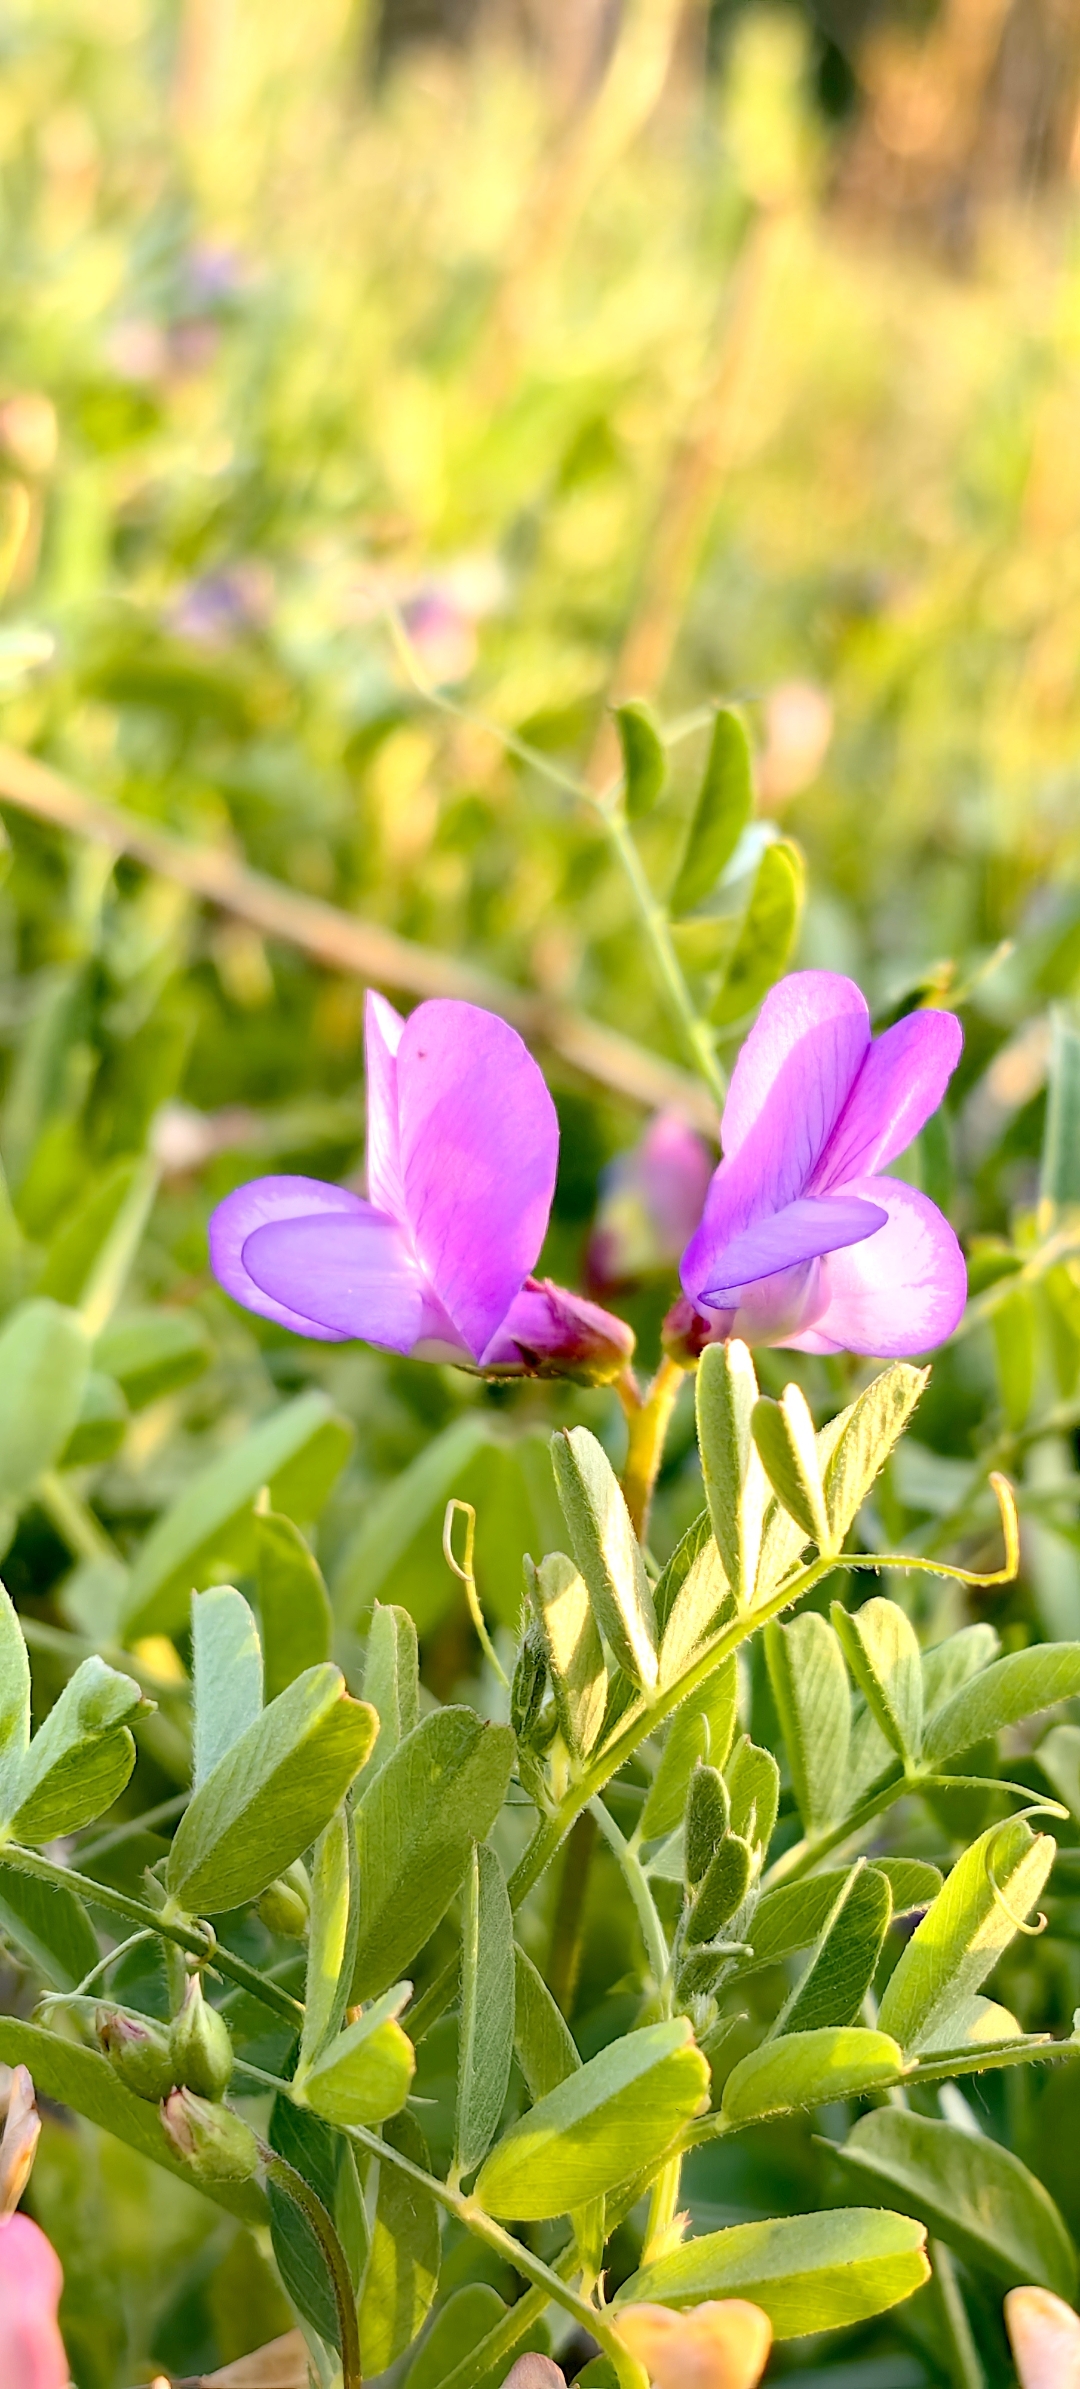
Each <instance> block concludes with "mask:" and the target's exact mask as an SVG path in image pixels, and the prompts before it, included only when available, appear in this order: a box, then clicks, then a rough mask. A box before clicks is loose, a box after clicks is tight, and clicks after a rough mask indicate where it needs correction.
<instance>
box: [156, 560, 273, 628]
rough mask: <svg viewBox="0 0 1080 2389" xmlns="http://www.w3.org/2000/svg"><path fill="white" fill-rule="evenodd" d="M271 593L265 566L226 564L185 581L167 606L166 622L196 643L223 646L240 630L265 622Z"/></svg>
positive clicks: (256, 626) (254, 563)
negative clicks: (183, 587)
mask: <svg viewBox="0 0 1080 2389" xmlns="http://www.w3.org/2000/svg"><path fill="white" fill-rule="evenodd" d="M273 596H274V585H273V581H272V579H271V576H270V574H269V572H268V571H267V568H266V566H265V565H263V564H259V563H256V562H251V563H243V564H234V565H230V566H227V567H225V569H224V570H222V571H221V572H207V573H202V574H200V576H199V578H198V579H197V580H194V581H189V582H188V585H187V588H186V589H183V590H181V592H180V595H179V596H178V597H177V598H176V599H175V600H174V601H173V604H172V606H171V607H170V609H169V625H170V628H171V629H172V630H174V631H177V632H178V633H179V635H180V637H181V638H183V639H191V640H192V641H193V643H194V644H195V645H196V646H199V647H224V646H227V645H228V643H229V641H230V639H234V638H236V637H237V635H238V634H239V633H240V632H242V631H245V630H257V629H259V628H260V627H261V626H262V625H263V624H264V623H265V622H266V620H267V617H268V615H269V612H270V608H271V606H272V603H273Z"/></svg>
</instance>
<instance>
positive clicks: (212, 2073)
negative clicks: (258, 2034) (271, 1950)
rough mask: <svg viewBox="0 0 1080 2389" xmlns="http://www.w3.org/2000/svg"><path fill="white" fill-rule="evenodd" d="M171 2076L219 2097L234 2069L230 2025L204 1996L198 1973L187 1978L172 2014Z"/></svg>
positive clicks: (202, 2093)
mask: <svg viewBox="0 0 1080 2389" xmlns="http://www.w3.org/2000/svg"><path fill="white" fill-rule="evenodd" d="M169 2039H170V2044H171V2048H172V2079H173V2081H174V2082H177V2083H180V2084H182V2085H183V2087H184V2088H185V2089H187V2090H197V2091H198V2092H199V2094H200V2097H202V2098H204V2099H220V2097H221V2094H222V2091H223V2090H225V2089H226V2088H227V2086H228V2083H229V2080H230V2077H231V2075H232V2070H233V2050H232V2042H231V2040H230V2039H229V2028H228V2025H227V2024H226V2022H225V2019H224V2017H223V2016H219V2014H218V2012H217V2009H216V2008H214V2007H210V2006H209V2005H208V2003H207V2001H206V2000H205V1999H204V1998H203V1988H202V1983H201V1981H200V1979H199V1976H198V1975H197V1974H193V1975H191V1976H190V1977H189V1980H188V1985H187V1989H186V1991H185V1993H184V2004H183V2007H182V2008H181V2010H180V2013H179V2015H178V2016H174V2017H173V2022H172V2030H171V2033H170V2035H169Z"/></svg>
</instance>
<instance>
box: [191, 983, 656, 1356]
mask: <svg viewBox="0 0 1080 2389" xmlns="http://www.w3.org/2000/svg"><path fill="white" fill-rule="evenodd" d="M366 1030H367V1033H366V1059H367V1100H368V1154H367V1169H368V1187H369V1191H370V1195H371V1200H370V1201H369V1202H365V1201H364V1200H363V1198H362V1197H361V1196H360V1195H357V1194H353V1193H351V1192H350V1190H349V1189H348V1187H344V1186H330V1185H327V1184H326V1183H325V1182H324V1181H323V1180H322V1179H318V1178H284V1177H282V1178H256V1179H254V1180H253V1181H252V1182H251V1184H250V1185H247V1186H241V1187H238V1188H237V1189H236V1192H235V1193H234V1194H231V1195H228V1196H226V1199H225V1201H224V1202H223V1203H220V1204H219V1205H218V1208H217V1210H216V1211H215V1213H214V1215H213V1218H212V1219H211V1222H210V1258H211V1262H212V1265H213V1269H214V1273H215V1275H216V1277H217V1278H218V1279H219V1281H220V1283H221V1284H222V1285H223V1286H224V1287H225V1288H226V1290H227V1292H228V1293H230V1294H232V1295H234V1296H235V1298H236V1300H237V1301H238V1302H242V1303H244V1304H245V1305H246V1307H247V1309H248V1310H251V1311H258V1312H260V1313H261V1315H262V1316H263V1317H264V1318H266V1319H276V1320H278V1321H279V1322H280V1324H281V1325H282V1326H284V1327H291V1328H293V1329H294V1330H295V1331H296V1333H297V1334H299V1335H307V1336H319V1337H322V1338H323V1339H324V1340H327V1341H331V1342H332V1341H343V1340H345V1339H348V1338H350V1337H361V1338H362V1339H363V1340H364V1342H365V1343H369V1344H379V1345H381V1346H383V1348H384V1349H385V1350H387V1351H390V1352H405V1353H412V1354H413V1355H414V1356H415V1357H417V1358H419V1359H422V1360H446V1361H455V1362H457V1363H459V1364H464V1366H465V1367H467V1368H478V1369H483V1370H485V1371H496V1372H498V1373H500V1374H501V1373H509V1374H511V1375H515V1376H522V1375H528V1376H536V1375H541V1376H544V1375H557V1376H564V1375H566V1376H571V1375H584V1376H586V1377H588V1378H589V1379H590V1380H593V1381H603V1380H605V1379H607V1378H610V1377H614V1376H617V1375H618V1374H619V1372H620V1370H621V1369H622V1368H623V1367H624V1366H625V1364H626V1362H627V1360H628V1359H629V1357H630V1354H631V1352H632V1350H633V1344H634V1339H633V1336H632V1334H631V1331H630V1329H629V1328H628V1327H626V1326H625V1325H624V1324H623V1322H622V1320H621V1319H615V1318H612V1317H611V1315H610V1314H609V1313H608V1312H606V1311H601V1310H599V1309H598V1308H597V1307H596V1305H595V1304H594V1303H591V1302H585V1301H583V1300H582V1298H581V1297H580V1296H579V1295H575V1294H570V1293H567V1292H566V1290H565V1289H564V1288H563V1287H561V1286H553V1285H552V1284H551V1283H550V1281H549V1280H546V1279H545V1280H537V1279H536V1278H533V1277H532V1276H530V1274H529V1273H530V1271H531V1269H532V1266H533V1263H534V1262H535V1260H536V1257H537V1254H538V1253H539V1250H540V1247H541V1245H542V1243H543V1240H544V1235H545V1231H546V1229H547V1223H548V1213H549V1211H550V1208H551V1198H552V1194H553V1192H554V1187H555V1169H556V1163H557V1160H558V1150H559V1130H558V1122H557V1120H556V1117H555V1106H554V1104H553V1103H552V1100H551V1097H550V1095H549V1094H548V1091H547V1088H546V1086H545V1084H544V1080H543V1077H542V1075H541V1073H540V1071H539V1070H538V1068H537V1065H536V1063H535V1062H534V1061H533V1058H532V1056H531V1054H530V1053H529V1052H528V1050H527V1048H526V1047H525V1046H524V1045H523V1044H522V1041H521V1038H520V1037H519V1036H518V1034H517V1031H516V1030H515V1029H512V1028H510V1027H509V1026H508V1024H507V1023H506V1021H504V1020H500V1019H498V1018H497V1017H496V1015H495V1014H494V1013H491V1012H483V1011H481V1010H479V1009H478V1007H477V1006H476V1005H475V1004H463V1003H456V1002H453V1001H450V1000H444V999H437V1000H435V1001H434V1002H431V1003H426V1004H420V1005H418V1007H417V1009H416V1011H415V1012H413V1013H412V1014H411V1015H410V1017H409V1019H408V1020H404V1021H403V1020H402V1019H401V1018H400V1016H399V1014H398V1013H396V1012H395V1011H394V1010H393V1008H392V1006H391V1005H389V1004H388V1003H387V1002H386V1001H385V1000H384V998H383V997H382V996H379V995H373V994H369V995H368V999H367V1023H366Z"/></svg>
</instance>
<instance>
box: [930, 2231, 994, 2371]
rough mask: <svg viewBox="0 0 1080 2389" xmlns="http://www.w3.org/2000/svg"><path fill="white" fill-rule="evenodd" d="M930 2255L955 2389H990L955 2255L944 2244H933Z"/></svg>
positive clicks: (933, 2241)
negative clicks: (972, 2327)
mask: <svg viewBox="0 0 1080 2389" xmlns="http://www.w3.org/2000/svg"><path fill="white" fill-rule="evenodd" d="M929 2255H930V2259H931V2262H932V2264H933V2268H934V2275H933V2278H934V2288H935V2291H936V2303H937V2310H938V2319H939V2321H940V2323H941V2327H942V2332H943V2335H944V2339H945V2346H946V2351H947V2359H948V2366H949V2377H950V2379H951V2381H952V2383H953V2389H986V2374H985V2373H984V2371H983V2368H982V2365H981V2363H980V2361H979V2352H978V2349H977V2347H976V2345H975V2341H974V2338H973V2336H972V2330H971V2324H970V2322H969V2320H968V2311H967V2307H966V2306H965V2304H964V2300H963V2296H962V2293H961V2289H960V2284H959V2282H958V2280H957V2278H956V2267H955V2265H954V2263H953V2258H952V2251H951V2250H950V2249H948V2248H946V2247H945V2246H944V2244H943V2242H942V2241H941V2240H931V2242H930V2248H929Z"/></svg>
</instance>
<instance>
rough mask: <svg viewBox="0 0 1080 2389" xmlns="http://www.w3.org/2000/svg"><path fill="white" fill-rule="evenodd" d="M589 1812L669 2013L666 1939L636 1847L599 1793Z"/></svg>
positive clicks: (591, 1803)
mask: <svg viewBox="0 0 1080 2389" xmlns="http://www.w3.org/2000/svg"><path fill="white" fill-rule="evenodd" d="M588 1813H589V1815H590V1816H593V1817H595V1818H596V1822H597V1824H598V1825H599V1827H600V1831H601V1833H602V1834H603V1836H604V1840H605V1841H606V1843H607V1845H608V1848H609V1849H611V1850H613V1851H614V1853H615V1856H616V1858H617V1859H618V1862H619V1865H620V1867H621V1868H622V1872H623V1874H624V1876H625V1878H626V1887H627V1890H628V1891H629V1893H630V1897H631V1899H632V1900H633V1903H634V1907H635V1909H636V1911H637V1920H638V1923H639V1925H640V1926H641V1938H642V1940H643V1941H644V1943H645V1955H646V1957H647V1959H648V1962H649V1969H650V1972H651V1974H652V1978H653V1981H654V1982H655V1984H656V1988H657V1990H658V1992H659V1994H660V2000H661V2004H662V2006H663V2010H664V2014H665V2015H670V2013H671V1960H670V1956H669V1953H668V1945H667V1939H666V1936H665V1933H664V1928H663V1925H662V1924H661V1922H660V1917H659V1913H658V1911H657V1906H656V1901H655V1900H654V1898H653V1895H652V1893H651V1891H650V1889H649V1884H648V1878H647V1876H646V1873H645V1869H644V1867H643V1866H642V1863H641V1860H640V1858H639V1857H638V1855H637V1852H636V1850H632V1849H631V1847H630V1844H629V1842H628V1841H627V1840H626V1838H625V1836H624V1835H623V1834H621V1833H620V1831H619V1828H618V1826H617V1824H616V1823H615V1819H614V1817H613V1816H612V1815H611V1814H610V1812H609V1811H608V1810H607V1809H606V1808H605V1806H604V1803H603V1801H602V1800H601V1799H600V1797H599V1795H597V1797H596V1798H595V1799H593V1800H590V1802H589V1812H588Z"/></svg>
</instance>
